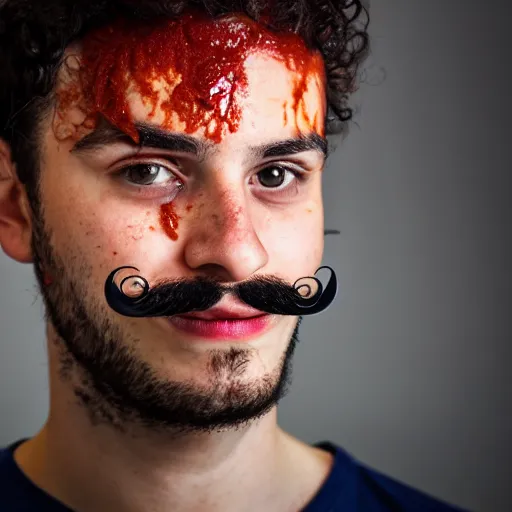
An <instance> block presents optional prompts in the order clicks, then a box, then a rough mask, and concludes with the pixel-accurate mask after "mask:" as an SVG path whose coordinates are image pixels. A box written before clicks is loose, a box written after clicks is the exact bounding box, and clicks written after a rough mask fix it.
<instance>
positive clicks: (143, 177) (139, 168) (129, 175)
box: [122, 162, 178, 186]
mask: <svg viewBox="0 0 512 512" xmlns="http://www.w3.org/2000/svg"><path fill="white" fill-rule="evenodd" d="M122 175H123V176H124V178H125V179H126V180H127V181H129V182H130V183H133V184H134V185H146V186H147V185H162V184H164V183H168V182H171V181H174V180H176V181H178V178H177V177H176V175H175V174H174V173H173V172H171V171H170V170H169V169H167V167H165V166H163V165H161V164H157V163H143V162H141V163H138V164H133V165H130V166H128V167H125V168H124V169H123V170H122Z"/></svg>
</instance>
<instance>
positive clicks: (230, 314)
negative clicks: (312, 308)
mask: <svg viewBox="0 0 512 512" xmlns="http://www.w3.org/2000/svg"><path fill="white" fill-rule="evenodd" d="M271 318H272V317H271V315H269V314H267V313H263V312H261V311H259V310H257V309H253V308H250V307H247V306H244V305H242V304H237V303H235V302H230V303H228V304H225V305H224V306H222V305H218V306H214V307H213V308H210V309H208V310H207V311H197V312H192V313H187V314H185V315H176V316H173V317H170V318H168V322H169V323H170V324H171V325H172V326H173V327H174V328H176V329H178V330H179V331H181V332H183V333H186V334H189V335H191V336H193V337H196V338H202V339H207V340H214V341H215V340H216V341H230V340H235V341H249V340H250V339H253V338H254V337H256V336H258V335H261V334H262V333H263V332H264V331H266V330H267V329H268V328H269V326H270V324H271Z"/></svg>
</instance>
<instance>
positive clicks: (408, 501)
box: [357, 464, 463, 512]
mask: <svg viewBox="0 0 512 512" xmlns="http://www.w3.org/2000/svg"><path fill="white" fill-rule="evenodd" d="M357 466H358V467H357V471H358V474H359V487H360V494H361V496H360V500H361V502H364V501H365V500H368V501H369V502H372V501H373V502H378V503H382V504H383V505H386V506H387V507H388V508H389V510H393V511H404V512H405V511H415V512H463V510H462V509H461V508H458V507H456V506H454V505H451V504H448V503H445V502H444V501H441V500H439V499H438V498H435V497H434V496H431V495H429V494H427V493H425V492H423V491H421V490H419V489H415V488H414V487H411V486H409V485H407V484H405V483H403V482H400V481H398V480H395V479H394V478H391V477H389V476H387V475H384V474H382V473H380V472H379V471H376V470H374V469H372V468H369V467H366V466H365V465H364V464H357ZM363 510H364V507H363ZM385 510H387V509H385Z"/></svg>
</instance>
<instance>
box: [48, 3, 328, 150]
mask: <svg viewBox="0 0 512 512" xmlns="http://www.w3.org/2000/svg"><path fill="white" fill-rule="evenodd" d="M73 62H74V61H73ZM77 62H78V65H75V66H67V69H66V71H67V72H68V73H69V74H70V75H71V76H73V77H74V79H72V80H64V81H63V82H64V83H65V85H64V86H63V87H61V88H60V89H59V90H58V97H59V107H58V114H59V115H58V117H65V112H66V111H67V110H71V109H72V108H73V107H77V106H78V107H79V109H81V110H82V111H83V112H84V113H85V114H86V117H87V122H88V125H89V126H92V124H93V120H94V119H95V118H98V117H103V118H105V119H106V120H107V121H108V122H109V123H110V124H112V125H114V126H116V127H117V128H119V129H121V130H122V131H124V132H125V133H127V134H128V135H130V136H131V137H132V138H133V139H134V140H136V138H137V131H136V129H135V124H136V123H138V122H145V123H151V124H156V125H159V126H160V127H162V128H164V129H167V130H170V131H181V132H186V133H189V134H199V135H201V136H203V137H206V138H208V139H211V140H213V141H215V142H221V141H222V140H223V139H224V138H225V137H226V136H229V135H230V134H236V133H238V132H240V131H242V132H245V133H249V132H253V134H254V135H256V134H258V133H260V132H261V130H262V129H267V130H268V129H269V125H272V126H273V127H274V129H277V127H278V126H280V127H281V128H283V129H286V130H288V131H295V132H299V133H301V132H311V131H314V132H317V133H320V134H322V133H323V122H324V115H325V89H324V87H325V76H324V67H323V59H322V57H321V56H320V54H319V53H318V52H316V51H311V50H310V49H308V48H307V47H306V45H305V44H304V42H303V41H302V40H301V39H300V38H299V37H298V36H297V35H295V34H292V33H290V32H280V33H274V32H270V31H269V30H267V29H266V28H264V27H263V26H262V25H260V24H258V23H256V22H254V21H252V20H250V19H249V18H247V17H245V16H242V15H235V16H233V15H232V16H229V17H224V18H221V19H217V20H212V19H210V18H207V17H206V16H205V15H202V14H199V13H188V14H186V15H184V16H182V17H181V18H179V19H177V20H166V21H163V22H160V23H157V24H153V25H151V26H149V25H138V24H137V25H135V24H133V23H128V22H126V21H124V20H121V21H118V22H116V23H115V24H114V25H111V26H108V27H104V28H102V29H101V30H99V31H96V32H94V33H92V34H90V35H89V36H88V37H87V38H86V39H85V40H84V41H83V43H82V45H81V48H80V53H79V56H78V59H77ZM73 68H74V69H73Z"/></svg>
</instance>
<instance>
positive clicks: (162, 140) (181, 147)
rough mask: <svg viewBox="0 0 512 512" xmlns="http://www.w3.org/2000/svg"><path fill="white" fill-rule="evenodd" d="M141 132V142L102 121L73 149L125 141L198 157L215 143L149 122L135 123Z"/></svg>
mask: <svg viewBox="0 0 512 512" xmlns="http://www.w3.org/2000/svg"><path fill="white" fill-rule="evenodd" d="M135 127H136V129H137V132H138V134H139V143H138V144H136V143H135V142H134V141H133V140H132V138H131V137H130V136H129V135H127V134H126V133H124V132H123V131H122V130H120V129H119V128H117V127H116V126H113V125H111V124H110V123H106V122H104V123H101V124H100V126H98V128H96V130H94V131H93V132H92V133H90V134H88V135H86V136H85V137H84V138H82V139H81V140H79V141H78V142H77V143H76V144H75V146H74V147H73V149H72V152H74V153H86V152H89V151H96V150H99V149H102V148H104V147H105V146H109V145H112V144H115V143H119V142H121V143H124V144H128V145H129V146H132V147H134V148H143V147H146V148H156V149H164V150H167V151H177V152H180V153H189V154H191V155H194V156H196V157H204V156H205V155H206V153H207V152H208V151H211V149H212V148H213V144H208V143H206V142H204V141H201V140H199V139H196V138H194V137H191V136H190V135H185V134H182V133H173V132H168V131H165V130H162V129H160V128H157V127H155V126H152V125H149V124H143V123H139V124H136V125H135Z"/></svg>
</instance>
